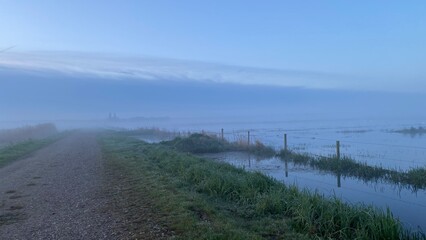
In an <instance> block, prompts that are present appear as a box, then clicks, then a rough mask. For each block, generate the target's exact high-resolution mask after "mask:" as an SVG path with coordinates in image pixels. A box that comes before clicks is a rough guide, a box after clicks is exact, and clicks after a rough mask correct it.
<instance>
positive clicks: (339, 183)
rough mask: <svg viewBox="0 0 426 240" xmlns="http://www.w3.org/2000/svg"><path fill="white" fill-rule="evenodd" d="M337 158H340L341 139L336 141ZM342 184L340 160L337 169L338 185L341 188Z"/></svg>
mask: <svg viewBox="0 0 426 240" xmlns="http://www.w3.org/2000/svg"><path fill="white" fill-rule="evenodd" d="M336 158H337V160H338V161H339V160H340V141H336ZM341 186H342V184H341V181H340V161H339V166H338V169H337V187H338V188H340V187H341Z"/></svg>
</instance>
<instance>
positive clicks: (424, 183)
mask: <svg viewBox="0 0 426 240" xmlns="http://www.w3.org/2000/svg"><path fill="white" fill-rule="evenodd" d="M279 156H280V157H281V158H282V159H284V160H288V161H291V162H294V163H295V164H299V165H304V166H310V167H312V168H314V169H319V170H323V171H330V172H333V173H335V174H341V175H342V176H350V177H356V178H359V179H362V180H364V181H372V180H376V181H377V180H384V181H387V182H390V183H392V184H398V185H404V186H408V187H411V188H412V189H413V190H414V191H416V190H418V189H426V168H415V169H411V170H409V171H406V172H401V171H396V170H391V169H385V168H382V167H378V166H369V165H367V164H366V163H360V162H357V161H355V160H354V159H351V158H348V157H343V158H341V159H337V158H335V157H315V156H310V155H308V154H302V153H296V152H292V151H281V152H280V153H279Z"/></svg>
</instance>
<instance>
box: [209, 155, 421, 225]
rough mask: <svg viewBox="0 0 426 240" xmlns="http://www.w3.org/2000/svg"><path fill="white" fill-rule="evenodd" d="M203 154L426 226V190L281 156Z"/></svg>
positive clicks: (406, 221) (408, 222)
mask: <svg viewBox="0 0 426 240" xmlns="http://www.w3.org/2000/svg"><path fill="white" fill-rule="evenodd" d="M201 156H203V157H207V158H209V159H214V160H216V161H220V162H226V163H230V164H232V165H234V166H236V167H240V168H244V169H246V170H248V171H259V172H262V173H263V174H265V175H268V176H271V177H273V178H275V179H277V180H279V181H281V182H283V183H285V184H287V185H291V184H295V185H297V186H298V187H299V188H301V189H308V190H310V191H318V192H320V193H322V194H324V195H325V196H328V197H337V198H340V199H342V200H344V201H346V202H350V203H354V204H372V205H374V206H377V207H379V208H381V209H384V210H386V208H387V207H389V209H390V210H391V211H392V213H393V214H394V216H396V217H398V218H399V219H400V220H401V222H403V223H404V225H405V226H406V227H408V228H411V229H417V228H421V229H423V230H424V229H426V221H425V217H424V216H426V204H425V199H426V191H425V190H418V191H416V192H413V191H412V190H410V189H407V188H403V187H400V186H396V185H393V184H388V183H383V182H365V181H362V180H359V179H356V178H350V177H341V176H336V175H334V174H330V173H327V172H322V171H318V170H314V169H312V168H310V167H305V166H300V165H296V164H294V163H291V162H285V161H283V160H281V159H279V158H276V157H274V158H266V159H261V158H256V157H255V156H253V155H250V154H248V153H242V152H228V153H215V154H203V155H201Z"/></svg>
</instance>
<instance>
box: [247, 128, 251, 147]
mask: <svg viewBox="0 0 426 240" xmlns="http://www.w3.org/2000/svg"><path fill="white" fill-rule="evenodd" d="M247 145H250V131H247Z"/></svg>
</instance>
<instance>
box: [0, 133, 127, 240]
mask: <svg viewBox="0 0 426 240" xmlns="http://www.w3.org/2000/svg"><path fill="white" fill-rule="evenodd" d="M103 165H104V164H103V161H102V154H101V150H100V147H99V146H98V144H97V142H96V134H95V133H94V132H91V133H90V132H75V133H72V134H70V135H69V136H67V137H65V138H63V139H61V140H59V141H58V142H55V143H54V144H52V145H50V146H48V147H46V148H44V149H41V150H39V151H37V152H35V153H34V154H32V156H30V157H27V158H25V159H22V160H19V161H16V162H14V163H12V164H10V165H8V166H6V167H3V168H0V239H132V238H133V237H132V234H131V233H130V232H128V231H126V226H124V225H125V224H126V220H125V219H122V218H121V216H120V214H116V213H114V211H111V210H110V209H111V206H114V205H116V203H112V202H111V201H112V200H111V199H110V198H108V197H107V196H108V194H107V193H106V192H105V187H104V185H103V183H104V176H103V172H104V169H103Z"/></svg>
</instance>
